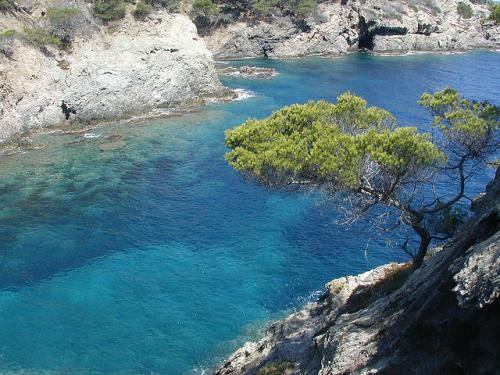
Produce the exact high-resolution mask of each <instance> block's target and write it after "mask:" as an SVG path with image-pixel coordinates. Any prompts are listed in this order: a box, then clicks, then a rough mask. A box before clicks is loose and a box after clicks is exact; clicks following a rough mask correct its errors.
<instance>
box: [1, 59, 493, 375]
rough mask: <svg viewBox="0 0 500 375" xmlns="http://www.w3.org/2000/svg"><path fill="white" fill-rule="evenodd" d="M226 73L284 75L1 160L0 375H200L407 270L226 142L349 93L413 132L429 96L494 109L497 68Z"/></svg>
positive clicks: (457, 64)
mask: <svg viewBox="0 0 500 375" xmlns="http://www.w3.org/2000/svg"><path fill="white" fill-rule="evenodd" d="M230 64H233V65H243V64H252V65H261V66H270V67H273V68H275V69H276V70H278V71H279V73H280V75H279V76H277V77H275V78H273V79H271V80H267V81H251V80H244V79H239V78H224V79H223V81H224V83H225V84H226V85H228V86H230V87H233V88H240V89H244V90H247V91H250V92H252V93H253V94H254V96H253V97H250V98H247V99H245V100H240V101H236V102H232V103H226V104H212V105H209V106H207V107H205V108H200V109H198V110H196V111H194V112H192V113H188V114H185V115H182V116H176V117H170V118H166V119H161V120H155V121H148V122H143V123H135V124H124V123H117V124H113V125H107V126H101V127H98V128H95V129H91V130H88V131H86V133H88V134H87V135H86V137H84V134H83V133H80V134H62V135H61V134H44V135H43V134H42V135H40V136H38V137H37V142H41V143H45V144H47V147H45V148H43V149H41V150H36V151H29V152H26V153H23V154H15V155H11V156H3V157H0V373H8V374H16V373H22V374H25V372H24V371H27V373H30V374H31V373H33V374H38V373H50V374H167V375H178V374H193V373H201V372H202V371H203V369H209V368H210V367H211V366H213V365H215V364H217V363H218V362H220V361H221V360H222V359H223V358H225V356H227V355H228V354H229V353H230V352H232V351H233V350H234V349H236V348H237V347H238V346H239V345H241V344H242V343H243V342H244V341H246V340H249V339H255V338H257V337H258V336H259V334H261V332H262V329H264V328H265V327H266V325H267V324H268V323H269V322H270V321H272V320H273V319H277V318H279V317H281V316H283V314H285V313H287V312H290V311H291V310H292V309H294V308H297V307H300V306H302V305H303V304H304V303H305V302H307V301H310V300H313V299H314V298H316V297H317V295H318V293H319V291H321V290H322V288H323V285H324V283H325V282H327V281H328V280H331V279H333V278H336V277H339V276H342V275H347V274H353V273H354V274H355V273H359V272H363V271H366V270H368V269H369V268H372V267H374V266H377V265H380V264H382V263H385V262H388V261H392V260H395V261H398V260H403V259H405V257H404V256H403V255H402V253H401V252H400V251H399V250H398V249H396V248H390V247H387V246H386V243H385V238H383V237H381V236H380V235H379V234H378V233H377V232H375V231H373V230H372V229H371V228H370V227H369V226H367V225H366V224H363V223H360V224H358V225H356V226H354V227H352V228H349V229H346V228H343V227H338V226H336V224H335V223H334V221H335V218H336V214H335V212H334V209H333V207H330V206H329V205H328V204H326V203H325V202H322V201H321V200H320V199H318V198H317V197H316V196H315V195H314V194H310V195H303V194H296V193H290V192H278V191H269V190H265V189H264V188H262V187H260V186H258V185H256V184H254V183H251V182H249V181H245V180H244V179H243V178H242V177H241V176H240V175H238V174H237V173H236V172H235V171H233V170H232V169H231V168H230V167H228V165H227V164H226V163H225V161H224V158H223V156H224V152H225V151H226V149H225V146H224V130H225V129H227V128H231V127H234V126H236V125H238V124H240V123H242V122H243V121H244V120H245V119H246V118H248V117H257V118H261V117H264V116H267V115H269V114H270V113H271V112H272V111H273V110H276V109H278V108H280V107H281V106H283V105H286V104H291V103H296V102H305V101H307V100H309V99H327V100H332V101H333V100H335V97H336V96H337V95H338V94H340V93H342V92H344V91H346V90H349V91H351V92H354V93H356V94H358V95H361V96H364V97H365V98H367V99H368V101H369V103H370V104H372V105H378V106H382V107H385V108H387V109H389V110H390V111H392V112H393V113H394V115H396V116H397V118H398V120H399V123H400V124H402V125H416V126H419V127H420V128H422V129H425V128H426V127H427V126H428V125H427V124H429V122H430V120H431V119H430V116H429V115H428V114H427V113H426V111H425V110H424V109H422V108H420V107H419V106H418V105H417V104H416V102H417V100H418V98H419V96H420V95H421V94H422V93H423V92H424V91H429V90H430V91H433V90H438V89H442V88H443V87H445V86H451V87H454V88H456V89H459V90H460V91H461V92H462V93H463V94H464V95H465V96H467V97H469V98H471V99H481V100H482V99H485V100H489V101H492V102H494V103H496V104H500V103H499V102H500V95H499V94H500V73H499V69H498V67H499V66H500V54H499V53H494V52H472V53H467V54H460V55H449V56H445V55H413V56H404V57H374V56H369V55H365V54H354V55H349V56H345V57H341V58H335V59H323V58H307V59H297V60H286V61H265V60H259V61H248V60H245V61H238V62H230ZM108 136H113V138H112V140H111V142H110V141H109V140H110V139H109V138H108V141H106V140H105V138H106V137H108ZM488 173H489V176H491V174H492V173H493V171H489V172H488ZM487 178H488V176H485V177H484V178H483V180H482V181H481V182H480V183H479V184H477V185H476V186H474V187H473V189H475V190H476V191H480V190H482V189H483V184H484V183H485V182H486V181H487Z"/></svg>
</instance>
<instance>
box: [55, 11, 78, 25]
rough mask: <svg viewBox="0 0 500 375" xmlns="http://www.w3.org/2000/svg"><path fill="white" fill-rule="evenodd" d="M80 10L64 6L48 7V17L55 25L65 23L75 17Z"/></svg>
mask: <svg viewBox="0 0 500 375" xmlns="http://www.w3.org/2000/svg"><path fill="white" fill-rule="evenodd" d="M79 12H80V11H79V10H78V8H73V7H63V8H49V9H47V18H48V19H49V21H50V23H51V24H53V25H63V24H65V23H67V22H69V21H71V20H72V19H73V17H74V16H76V15H77V14H78V13H79Z"/></svg>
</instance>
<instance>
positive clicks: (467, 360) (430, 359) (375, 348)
mask: <svg viewBox="0 0 500 375" xmlns="http://www.w3.org/2000/svg"><path fill="white" fill-rule="evenodd" d="M499 190H500V177H499V176H498V175H497V178H496V179H495V181H494V182H493V183H492V184H490V185H489V186H488V189H487V192H486V194H485V195H484V197H483V198H482V200H483V202H488V204H487V205H483V206H482V209H479V210H477V211H476V212H475V215H474V217H473V218H471V220H470V221H469V222H468V223H467V224H466V225H464V227H463V230H462V231H461V232H460V233H459V234H458V235H457V236H456V237H455V238H453V239H452V240H451V241H450V242H448V243H447V244H446V245H445V246H444V247H443V248H442V249H441V250H440V251H434V252H432V255H431V256H430V257H429V258H427V259H426V261H425V262H424V264H423V266H422V267H421V268H420V269H418V270H417V271H415V272H414V273H410V272H409V270H408V267H407V266H406V267H405V265H396V264H390V265H387V266H382V267H379V268H376V269H374V270H372V271H369V272H366V273H364V274H361V275H359V276H354V277H353V276H350V277H346V278H341V279H337V280H334V281H332V282H330V283H329V284H327V291H326V292H325V294H324V295H323V297H322V298H320V300H319V301H317V302H314V303H312V304H309V305H307V306H306V307H305V308H304V309H302V310H299V311H298V312H296V313H295V314H293V315H291V316H290V317H288V318H286V319H284V320H282V321H279V322H277V323H274V324H273V325H272V326H271V327H270V328H269V330H268V331H267V333H266V335H265V337H264V338H263V339H262V340H260V341H259V342H257V343H246V344H245V345H244V347H243V348H241V349H239V350H238V351H236V352H235V353H234V354H233V355H232V356H231V357H230V358H229V359H228V361H227V362H226V363H224V364H223V365H222V366H220V367H219V368H218V369H217V370H216V371H215V374H217V375H229V374H249V375H250V374H251V375H253V374H258V373H259V371H261V370H263V369H266V368H270V367H271V366H276V365H278V364H280V363H286V364H287V366H291V367H293V370H290V371H291V372H290V373H292V374H296V375H313V374H321V375H327V374H328V375H335V374H374V373H387V374H400V373H406V374H424V373H425V374H428V373H444V374H449V373H485V374H486V373H495V371H496V370H497V369H498V362H499V359H498V353H497V344H498V342H497V340H498V334H499V333H500V322H499V321H498V314H499V312H500V303H499V298H498V297H499V296H500V293H499V290H500V288H499V285H500V284H499V279H500V277H499V269H500V261H499V258H500V250H499V248H500V246H499V240H500V231H499V229H500V200H499V198H500V197H499V195H498V191H499Z"/></svg>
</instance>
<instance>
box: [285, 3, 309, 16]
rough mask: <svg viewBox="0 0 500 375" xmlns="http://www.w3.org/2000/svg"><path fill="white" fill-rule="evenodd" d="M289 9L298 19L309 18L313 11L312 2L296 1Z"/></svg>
mask: <svg viewBox="0 0 500 375" xmlns="http://www.w3.org/2000/svg"><path fill="white" fill-rule="evenodd" d="M290 5H291V6H290V8H291V10H292V12H293V13H295V15H297V16H300V17H307V16H309V15H310V14H311V13H312V11H313V9H314V2H313V0H298V1H293V2H292V3H291V4H290Z"/></svg>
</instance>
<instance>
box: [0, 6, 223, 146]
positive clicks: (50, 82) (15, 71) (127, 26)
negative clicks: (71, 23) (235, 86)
mask: <svg viewBox="0 0 500 375" xmlns="http://www.w3.org/2000/svg"><path fill="white" fill-rule="evenodd" d="M77 4H78V5H79V7H80V9H81V13H82V14H85V11H86V12H88V11H89V10H88V9H87V7H89V6H90V5H88V4H87V3H83V2H81V3H80V2H77ZM47 6H48V5H47ZM86 9H87V10H86ZM41 11H42V10H41V9H38V8H36V9H33V10H31V12H32V13H31V14H27V13H25V12H21V11H19V12H14V13H11V14H6V15H5V17H4V15H3V14H2V17H1V19H0V30H4V29H10V28H14V29H17V30H22V28H23V27H24V26H23V25H24V24H26V23H29V22H31V21H30V19H31V18H33V17H36V16H37V14H38V13H40V12H41ZM87 21H88V22H83V21H82V22H83V24H85V25H87V29H84V30H85V33H79V34H78V35H77V37H76V39H75V40H74V42H73V43H72V45H71V49H70V51H62V50H60V49H58V48H55V47H50V46H48V47H44V48H38V47H35V46H33V45H31V44H29V43H27V42H26V41H24V40H23V39H22V38H15V39H14V40H13V42H12V49H13V53H12V55H11V56H10V57H7V56H6V55H4V54H0V77H1V80H0V99H1V100H0V140H2V139H3V140H6V139H7V138H8V137H9V136H11V135H13V134H15V133H18V132H21V131H23V130H26V129H33V128H39V127H49V126H55V125H61V124H67V123H68V121H67V120H66V118H65V117H66V115H67V114H66V115H65V113H64V112H63V110H62V109H61V105H62V104H61V103H62V101H63V100H64V101H65V103H66V105H67V106H68V107H69V108H71V109H73V110H74V112H76V114H75V113H69V116H68V117H69V122H71V121H78V122H83V123H92V122H96V121H103V120H114V119H118V118H122V117H129V116H131V115H135V114H141V113H145V112H148V111H150V110H152V109H155V108H162V107H171V106H175V105H180V104H189V103H198V102H199V103H201V102H203V101H204V100H205V99H207V98H213V97H218V96H222V95H225V94H227V92H226V90H225V89H224V88H223V86H222V84H221V83H220V81H219V80H218V77H217V72H216V70H215V66H214V62H213V58H212V54H211V53H210V52H209V51H208V49H207V48H206V46H205V43H204V41H203V40H202V39H200V38H199V37H198V34H197V31H196V28H195V26H194V24H193V23H192V22H191V21H190V20H189V18H188V17H187V16H184V15H180V14H175V15H172V14H169V13H167V12H165V11H158V12H155V13H154V14H153V15H151V16H150V17H149V18H148V19H146V21H145V22H138V21H136V20H134V19H133V17H132V16H131V15H130V12H128V14H127V17H126V19H125V20H123V21H120V22H118V23H116V24H113V25H112V26H110V27H105V26H103V25H96V24H94V23H93V22H94V21H92V20H91V18H90V16H89V18H88V20H87Z"/></svg>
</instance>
